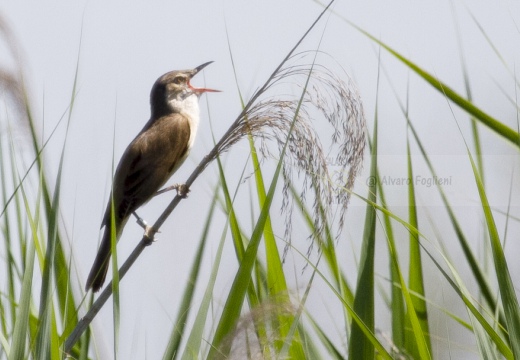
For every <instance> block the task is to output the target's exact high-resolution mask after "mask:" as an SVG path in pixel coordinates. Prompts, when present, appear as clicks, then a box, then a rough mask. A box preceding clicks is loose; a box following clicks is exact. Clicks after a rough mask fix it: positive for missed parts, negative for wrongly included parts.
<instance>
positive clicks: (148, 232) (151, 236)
mask: <svg viewBox="0 0 520 360" xmlns="http://www.w3.org/2000/svg"><path fill="white" fill-rule="evenodd" d="M158 232H159V231H157V230H155V229H154V227H153V226H149V225H146V227H145V229H144V236H143V238H144V239H146V245H152V243H153V242H154V241H157V240H156V239H155V234H156V233H158Z"/></svg>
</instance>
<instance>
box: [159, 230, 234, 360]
mask: <svg viewBox="0 0 520 360" xmlns="http://www.w3.org/2000/svg"><path fill="white" fill-rule="evenodd" d="M228 221H229V220H228ZM227 228H228V226H227V224H226V226H225V227H224V230H223V233H222V236H221V239H220V242H219V245H218V248H217V251H216V253H215V256H214V258H213V261H214V262H213V266H212V268H211V272H210V277H209V280H208V285H207V287H206V291H205V293H204V297H203V298H202V302H201V304H200V307H199V311H198V312H197V316H196V317H195V321H194V323H193V327H192V329H191V333H190V336H189V337H188V340H187V342H186V346H185V348H184V352H183V354H182V360H191V359H195V358H197V357H200V355H199V352H200V347H201V342H202V340H203V332H204V326H205V324H206V319H207V315H208V311H209V308H210V305H211V302H212V301H213V290H214V288H215V282H216V279H217V274H218V270H219V268H220V261H221V260H222V251H223V249H224V244H225V239H226V233H227ZM163 359H164V360H166V359H167V358H166V357H164V358H163Z"/></svg>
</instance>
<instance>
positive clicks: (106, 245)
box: [85, 220, 125, 292]
mask: <svg viewBox="0 0 520 360" xmlns="http://www.w3.org/2000/svg"><path fill="white" fill-rule="evenodd" d="M108 222H110V221H108ZM124 223H125V221H122V222H121V221H117V220H116V229H117V230H116V239H119V236H120V235H121V231H122V228H123V226H124ZM111 229H112V226H111V225H109V224H106V226H105V233H104V234H103V239H102V240H101V245H100V246H99V249H98V253H97V255H96V259H95V260H94V264H93V265H92V269H91V270H90V274H89V275H88V278H87V285H86V286H85V290H86V291H88V290H89V289H92V291H94V292H97V291H98V290H99V289H101V286H103V283H104V282H105V278H106V276H107V272H108V265H109V264H110V254H111V253H112V252H111V243H112V241H111V238H112V231H111Z"/></svg>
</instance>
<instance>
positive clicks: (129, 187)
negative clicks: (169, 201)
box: [102, 114, 190, 226]
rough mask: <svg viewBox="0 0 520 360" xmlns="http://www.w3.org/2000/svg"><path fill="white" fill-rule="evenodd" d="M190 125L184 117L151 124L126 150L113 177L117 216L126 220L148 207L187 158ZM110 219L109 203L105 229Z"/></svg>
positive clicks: (167, 118) (178, 115)
mask: <svg viewBox="0 0 520 360" xmlns="http://www.w3.org/2000/svg"><path fill="white" fill-rule="evenodd" d="M189 137H190V125H189V121H188V119H187V118H186V117H184V116H183V115H181V114H171V115H168V116H163V117H161V118H159V119H156V120H155V121H153V122H151V123H150V122H149V124H147V125H146V126H145V128H144V129H143V130H142V131H141V133H140V134H139V135H138V136H137V137H136V138H135V139H134V140H133V141H132V142H131V143H130V145H129V146H128V147H127V149H126V150H125V152H124V154H123V156H122V158H121V160H120V162H119V165H118V166H117V170H116V174H115V176H114V186H113V191H114V204H115V211H116V216H117V217H118V218H119V219H125V218H126V217H128V216H130V214H131V213H132V212H134V211H135V210H136V209H137V208H139V207H140V206H141V205H143V204H144V203H146V202H147V201H148V200H149V199H150V198H151V197H152V196H153V195H154V194H155V193H156V192H157V190H159V188H160V187H161V186H163V185H164V183H165V182H166V181H167V180H168V179H169V178H170V176H171V175H172V174H173V172H172V170H176V169H177V167H178V166H180V164H181V163H182V162H183V161H184V159H185V158H186V156H187V154H188V151H189V149H188V141H189ZM109 219H110V202H109V204H108V207H107V210H106V212H105V217H104V219H103V223H102V226H103V225H106V224H107V221H108V220H109Z"/></svg>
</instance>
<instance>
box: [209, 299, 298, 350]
mask: <svg viewBox="0 0 520 360" xmlns="http://www.w3.org/2000/svg"><path fill="white" fill-rule="evenodd" d="M296 312H297V307H296V306H294V305H293V304H292V303H291V302H290V301H289V299H288V298H285V297H282V298H274V299H271V301H264V302H262V303H261V304H260V305H258V306H256V307H255V308H253V309H252V310H251V311H250V312H248V313H246V314H244V315H242V316H241V318H240V319H239V320H238V323H237V325H236V327H235V329H234V330H233V331H232V332H231V333H230V334H229V335H228V336H227V337H226V338H225V339H224V341H223V343H222V346H221V348H228V349H230V352H229V354H226V356H224V355H222V354H221V355H220V356H218V355H217V357H216V359H224V358H225V359H255V360H262V359H265V356H264V354H266V353H267V354H271V355H274V354H275V355H274V356H273V357H272V358H275V359H284V358H289V357H281V356H280V354H279V353H278V351H277V349H276V343H278V344H279V343H283V341H285V340H286V339H284V338H281V337H280V332H279V330H278V329H276V328H273V326H276V324H278V321H279V320H280V317H287V318H292V317H293V316H294V315H295V314H296ZM259 328H262V333H263V336H258V329H259ZM223 353H224V352H223ZM287 356H289V355H287Z"/></svg>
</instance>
